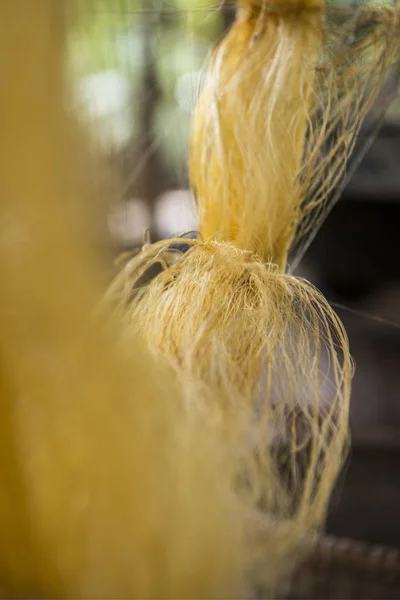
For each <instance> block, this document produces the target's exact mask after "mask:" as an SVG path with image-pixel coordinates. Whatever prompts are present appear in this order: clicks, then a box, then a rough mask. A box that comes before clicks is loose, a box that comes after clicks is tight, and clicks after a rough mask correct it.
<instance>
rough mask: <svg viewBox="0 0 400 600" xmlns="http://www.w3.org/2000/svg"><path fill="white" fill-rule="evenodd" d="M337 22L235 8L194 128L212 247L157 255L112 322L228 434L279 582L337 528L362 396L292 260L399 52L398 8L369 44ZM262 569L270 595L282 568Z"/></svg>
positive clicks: (122, 288)
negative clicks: (336, 493) (316, 539)
mask: <svg viewBox="0 0 400 600" xmlns="http://www.w3.org/2000/svg"><path fill="white" fill-rule="evenodd" d="M329 14H330V13H329V11H328V10H325V5H324V2H323V1H322V0H315V1H311V0H310V2H305V1H302V0H268V1H267V0H265V1H258V2H256V1H255V0H240V1H239V2H238V12H237V16H236V20H235V22H234V23H233V25H232V27H231V29H230V30H229V32H228V33H227V35H226V36H225V37H224V38H223V39H222V40H221V41H220V43H219V44H218V45H217V47H216V49H215V51H214V53H213V56H212V58H211V61H210V68H209V72H208V73H207V79H206V83H205V87H204V90H203V93H202V95H201V97H200V99H199V103H198V106H197V108H196V112H195V115H194V118H193V129H192V139H191V147H190V174H191V182H192V186H193V190H194V194H195V196H196V199H197V204H198V212H199V219H200V237H201V239H200V240H188V239H174V240H166V241H161V242H157V243H156V244H153V245H149V244H146V245H145V247H144V248H143V250H142V251H141V252H140V253H139V254H138V255H136V256H134V257H133V258H131V259H130V260H128V261H127V263H126V264H125V266H124V267H123V268H122V270H121V272H120V273H119V275H118V276H117V277H116V279H115V281H114V282H113V284H112V285H111V287H110V289H109V291H108V294H107V296H106V300H105V303H104V306H103V307H102V311H101V313H100V314H102V315H104V308H106V309H107V310H109V308H110V306H113V307H114V310H115V313H114V314H116V316H117V318H119V319H120V320H121V322H122V323H123V324H124V328H125V335H126V336H127V337H128V338H129V336H132V337H133V339H134V340H135V339H137V336H138V335H139V336H140V338H141V339H142V340H143V341H144V343H145V346H146V347H147V348H148V349H149V350H150V352H151V353H152V355H153V356H154V357H155V359H156V361H162V360H166V361H167V362H168V363H169V365H170V366H171V367H172V369H173V370H174V371H175V373H176V375H177V378H178V381H179V382H180V384H181V386H182V388H183V389H185V390H186V392H187V396H186V398H187V399H188V400H189V401H190V402H191V403H192V404H194V405H197V404H198V403H199V402H200V406H199V408H200V409H201V410H202V411H203V412H204V414H205V416H206V419H208V421H209V422H210V426H212V427H213V428H216V429H217V430H219V431H220V437H221V439H222V440H223V442H224V443H225V444H226V445H227V448H228V450H229V451H230V452H231V453H232V456H233V457H234V459H233V464H234V472H235V487H234V489H235V493H236V494H237V497H238V498H239V500H240V502H241V503H244V505H245V506H248V508H249V509H250V511H252V512H253V514H254V515H255V516H256V518H257V519H259V522H260V527H259V532H258V533H260V532H261V531H263V530H264V528H266V529H265V530H266V531H268V535H269V537H268V536H266V537H265V536H262V535H259V536H257V535H255V547H254V549H253V554H254V557H255V556H259V557H263V558H264V560H265V561H266V562H267V563H268V564H269V565H270V566H273V573H274V574H275V576H276V577H277V578H279V577H280V576H281V574H282V573H283V572H284V570H285V569H284V568H283V567H284V566H285V567H286V568H288V566H289V565H291V564H292V561H293V560H295V559H296V558H297V559H298V558H299V556H300V554H298V555H297V556H295V555H296V551H297V548H298V540H299V535H300V536H302V535H304V534H311V533H313V532H315V531H317V530H319V529H320V528H322V527H323V526H324V522H325V517H326V513H327V509H328V505H329V500H330V496H331V492H332V489H333V487H334V484H335V481H336V478H337V475H338V473H339V470H340V468H341V466H342V464H343V460H344V457H345V455H346V451H347V448H348V412H349V401H350V389H351V379H352V361H351V357H350V351H349V346H348V341H347V337H346V333H345V331H344V329H343V325H342V324H341V322H340V320H339V318H338V317H337V316H336V315H335V313H334V311H333V310H332V308H331V307H330V306H329V304H328V302H327V301H326V300H325V299H324V298H323V296H322V295H321V294H320V293H319V292H318V291H317V290H316V289H315V288H314V287H313V286H312V285H311V284H309V283H308V282H306V281H304V280H301V279H299V278H296V277H294V276H292V275H290V274H289V273H287V272H286V271H287V269H286V267H287V262H288V256H289V252H290V250H291V249H298V248H301V247H302V244H307V240H308V239H309V237H310V235H312V234H313V232H314V230H315V228H316V227H318V226H319V224H320V221H321V219H322V217H323V215H324V214H325V212H326V210H327V208H329V203H330V200H331V193H332V190H333V189H334V188H335V186H336V185H337V184H338V183H339V182H340V181H341V178H342V176H343V173H344V172H345V169H346V164H347V159H348V157H349V155H350V153H351V150H352V148H353V146H354V142H355V140H356V137H357V134H358V132H359V128H360V125H361V122H362V120H363V118H364V117H365V115H366V114H367V112H368V110H369V108H370V107H371V105H372V102H373V100H374V98H375V96H376V94H377V92H378V90H379V87H380V84H381V83H382V81H383V79H384V76H385V73H386V70H387V68H388V67H389V65H390V64H392V62H393V60H394V59H395V57H396V56H397V50H398V48H397V46H396V43H397V39H398V15H397V11H396V10H395V9H393V10H390V9H388V11H383V12H379V11H378V10H377V11H376V12H373V11H368V10H366V11H364V12H363V11H360V13H357V14H356V15H355V23H356V24H357V26H358V25H360V24H361V25H362V24H363V20H365V22H368V24H369V25H370V22H369V20H370V19H371V18H372V21H373V26H372V29H369V28H368V27H367V28H366V31H364V30H363V31H362V32H361V33H360V31H359V30H358V29H356V28H354V30H353V29H352V26H349V25H347V26H345V27H344V28H343V30H341V31H340V32H339V31H336V32H335V31H334V30H332V29H330V28H329V24H328V20H329ZM374 18H375V21H374ZM353 25H354V23H353ZM361 29H363V28H362V27H361ZM335 36H336V37H335ZM335 39H336V40H339V41H341V40H345V41H346V50H347V49H349V48H350V54H349V55H346V54H345V52H344V51H343V49H340V47H337V46H336V45H335V43H334V41H335ZM349 40H350V41H349ZM182 243H185V244H187V245H188V246H189V250H188V251H187V252H186V253H181V252H179V251H178V250H177V248H178V247H179V246H178V245H179V244H182ZM155 265H158V267H157V268H158V269H159V274H158V275H156V276H155V277H154V278H153V279H151V278H150V280H149V273H150V269H153V268H154V266H155ZM216 400H217V401H216ZM261 523H263V526H261ZM271 544H273V548H274V550H275V558H276V557H278V558H276V561H275V563H274V560H273V558H272V555H271ZM256 565H258V569H257V568H256ZM252 566H253V567H254V568H255V571H254V572H253V577H254V581H257V579H258V578H259V577H262V575H263V574H264V575H265V574H266V573H268V574H267V575H265V576H266V577H267V578H268V575H269V577H270V579H269V581H268V583H269V584H271V586H272V587H270V588H269V589H270V591H271V590H272V589H273V585H274V581H273V577H271V574H270V572H268V568H266V567H264V571H263V570H262V568H260V563H258V562H257V560H256V559H254V561H253V563H252ZM271 593H272V592H271Z"/></svg>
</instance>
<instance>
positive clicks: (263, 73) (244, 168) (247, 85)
mask: <svg viewBox="0 0 400 600" xmlns="http://www.w3.org/2000/svg"><path fill="white" fill-rule="evenodd" d="M309 4H310V3H307V6H306V5H305V4H303V2H298V1H297V2H282V0H280V1H278V2H275V1H269V2H262V3H260V2H242V3H241V5H242V6H243V7H246V8H243V9H242V11H239V15H238V18H237V20H236V22H235V23H234V25H233V26H232V28H231V30H230V32H229V33H228V35H227V36H226V37H225V38H224V39H223V40H222V42H221V43H220V44H219V46H218V48H217V49H216V51H215V54H214V56H213V59H212V64H211V68H210V72H209V74H208V80H207V84H206V89H205V91H204V93H203V95H202V97H201V99H200V102H199V106H198V108H197V111H196V116H195V118H194V123H193V133H192V141H191V161H190V167H191V180H192V185H193V187H194V189H195V191H196V196H197V200H198V206H199V217H200V230H201V232H202V235H203V237H204V238H205V239H209V238H214V239H217V240H220V241H232V242H234V243H235V244H236V245H238V246H239V247H240V248H242V249H244V250H250V251H255V252H257V253H258V254H259V255H260V256H261V257H262V258H263V259H264V260H265V261H271V262H273V263H276V264H278V265H279V267H280V268H281V269H282V270H283V269H284V267H285V263H286V256H287V252H288V248H289V244H290V242H291V238H292V236H293V227H294V225H295V223H296V219H297V210H298V197H299V190H298V187H299V182H298V180H297V176H298V173H299V171H300V168H301V164H302V158H303V149H304V141H305V130H306V126H307V121H308V117H309V112H310V108H309V105H310V94H311V91H312V86H313V82H314V78H315V64H316V61H317V57H318V52H319V49H320V47H321V43H322V8H323V4H324V3H323V0H319V1H317V0H314V1H313V2H312V3H311V5H312V8H311V6H310V7H309ZM281 7H283V8H284V9H286V10H285V12H284V13H283V14H281V15H280V14H279V12H278V14H270V13H269V12H268V11H270V10H273V9H275V10H277V11H279V9H280V8H281ZM290 9H292V10H293V12H292V11H291V10H290Z"/></svg>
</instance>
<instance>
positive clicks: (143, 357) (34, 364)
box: [0, 0, 247, 599]
mask: <svg viewBox="0 0 400 600" xmlns="http://www.w3.org/2000/svg"><path fill="white" fill-rule="evenodd" d="M65 6H66V4H65V3H64V2H61V0H57V2H54V0H35V1H32V2H31V1H28V2H26V0H2V2H1V5H0V70H1V73H2V77H3V79H4V82H5V85H4V89H3V91H2V94H1V96H0V128H1V132H2V134H1V136H0V279H1V281H2V285H1V291H0V331H1V335H0V414H1V420H0V546H1V549H2V551H1V557H0V597H2V598H10V597H26V598H32V597H35V598H84V599H91V598H92V599H98V598H110V599H116V598H121V599H122V598H126V599H128V598H129V599H130V598H140V599H144V598H206V597H208V598H222V597H225V598H228V597H234V596H235V597H237V596H244V595H245V593H246V591H245V589H244V582H245V581H244V580H245V578H244V575H245V572H244V571H245V555H244V546H243V544H242V540H243V535H242V534H243V525H244V521H245V516H244V512H243V510H242V509H239V506H238V502H237V500H236V499H235V497H234V495H233V493H232V479H231V475H232V471H231V469H230V460H231V459H230V457H228V458H229V462H228V458H226V456H225V455H226V451H225V447H223V446H222V445H221V443H220V441H219V440H218V439H216V436H214V434H213V430H212V428H210V427H209V426H207V428H205V426H204V419H202V417H201V415H200V414H199V412H198V411H197V410H196V409H195V407H194V406H193V405H192V406H191V410H190V411H189V410H187V409H185V402H184V399H185V398H184V396H183V395H182V394H181V393H180V390H179V389H178V388H177V386H176V385H175V384H174V383H173V381H171V379H172V378H171V376H170V373H169V372H168V371H167V369H166V368H164V367H163V365H162V364H161V363H160V362H158V363H157V364H155V363H153V362H151V361H150V359H149V358H148V356H147V353H146V352H145V351H144V350H143V348H142V347H141V344H140V343H139V344H138V343H137V338H135V339H134V340H133V341H134V343H133V344H132V338H130V339H129V348H128V345H127V344H124V342H123V341H122V342H121V339H120V338H121V329H120V327H119V325H117V324H116V323H115V322H113V323H112V327H111V328H110V329H109V330H107V332H105V331H102V330H100V329H99V328H97V327H95V326H94V323H93V321H92V318H91V317H92V308H93V306H94V305H95V304H96V302H97V299H98V297H99V294H100V287H101V286H100V284H99V281H100V276H99V273H100V268H99V265H98V261H97V259H96V258H95V257H93V256H92V254H93V253H92V251H91V248H90V247H87V244H86V243H85V241H84V238H83V237H82V235H81V234H82V229H81V227H82V225H81V226H79V227H78V226H77V222H78V221H79V218H83V217H84V215H83V212H84V211H83V212H80V211H79V210H78V209H77V206H78V205H79V202H74V203H73V204H72V203H71V190H73V192H74V193H79V199H80V200H81V201H82V203H84V202H85V200H86V198H87V195H86V192H85V190H84V189H82V187H81V183H82V181H81V182H80V184H79V185H78V184H77V183H76V180H75V177H74V174H75V170H77V171H78V176H80V173H79V166H80V165H79V158H78V160H77V147H78V146H77V145H75V143H74V142H75V141H76V137H77V136H76V135H75V134H72V133H71V131H72V130H74V124H73V123H72V122H70V120H69V119H68V118H67V116H66V114H65V112H64V109H63V104H64V98H65V96H64V81H63V41H64V40H63V37H64V36H63V31H64V30H65V28H66V25H67V23H66V22H65V14H64V9H65ZM78 154H79V153H78ZM71 184H72V185H71ZM71 207H73V209H72V208H71ZM117 339H118V342H117ZM246 520H247V516H246Z"/></svg>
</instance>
